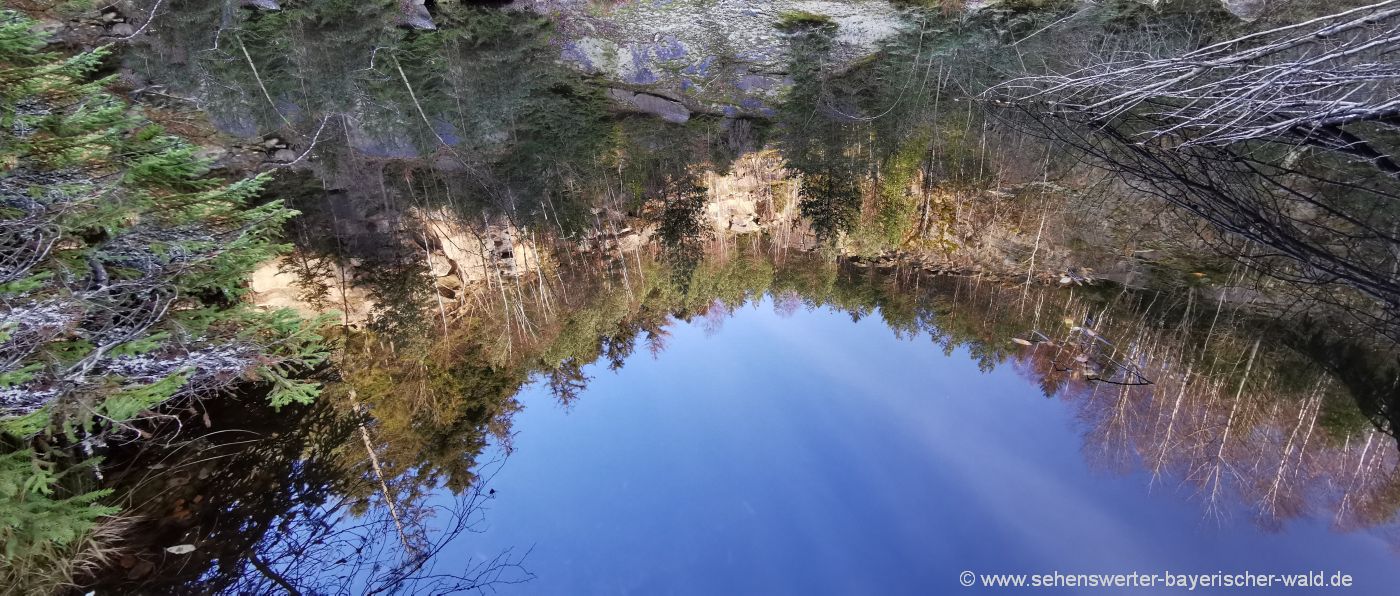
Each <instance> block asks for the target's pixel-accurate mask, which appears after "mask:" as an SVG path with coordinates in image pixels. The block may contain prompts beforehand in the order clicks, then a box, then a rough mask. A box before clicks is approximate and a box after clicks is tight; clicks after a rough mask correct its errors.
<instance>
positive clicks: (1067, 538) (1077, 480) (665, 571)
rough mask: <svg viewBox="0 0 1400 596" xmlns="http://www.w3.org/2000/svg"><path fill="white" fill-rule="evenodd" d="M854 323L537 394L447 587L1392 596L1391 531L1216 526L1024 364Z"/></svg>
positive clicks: (1228, 512)
mask: <svg viewBox="0 0 1400 596" xmlns="http://www.w3.org/2000/svg"><path fill="white" fill-rule="evenodd" d="M851 319H852V317H851V316H850V315H849V314H846V313H842V312H836V311H830V310H826V309H813V310H799V311H797V312H795V313H792V314H790V315H786V316H784V315H781V314H778V313H777V312H775V310H774V309H773V308H772V307H771V301H770V300H763V301H761V302H758V303H755V304H754V305H751V306H749V307H745V308H742V309H739V310H737V311H736V312H734V313H733V316H732V318H730V319H728V320H725V321H723V324H722V327H721V326H719V325H717V324H715V322H714V321H713V320H709V319H700V320H697V321H695V322H692V323H681V322H676V323H675V324H673V326H672V327H671V328H670V329H671V331H672V336H671V338H670V339H669V340H668V342H667V343H668V347H667V349H666V350H665V351H664V352H663V353H661V354H659V355H658V356H657V357H655V358H653V357H651V356H650V355H647V354H644V353H642V354H638V355H635V356H633V357H631V358H630V359H629V360H628V361H627V362H626V366H625V367H623V368H622V369H620V370H618V371H616V372H613V371H609V370H608V369H607V367H605V366H599V365H594V366H591V367H589V368H588V369H587V372H588V373H589V374H590V376H593V377H594V380H593V381H592V382H591V383H590V385H589V386H588V388H587V390H586V391H585V393H584V394H583V395H582V396H581V397H580V398H579V399H577V400H576V401H574V402H573V404H572V405H571V406H569V407H568V408H564V407H561V406H560V405H559V402H558V401H557V400H555V399H554V398H553V397H552V396H551V395H550V394H549V392H548V391H547V388H546V387H545V386H544V384H543V383H535V384H532V385H531V386H529V387H527V388H526V389H525V390H524V391H523V392H522V393H521V394H520V396H519V398H520V400H521V402H522V403H523V404H524V406H525V409H524V410H523V411H522V412H520V413H518V414H517V415H516V417H515V425H514V429H515V431H516V435H515V438H514V441H513V447H514V450H513V452H512V454H511V455H510V456H509V458H508V460H507V461H506V462H505V464H504V465H503V466H501V468H500V469H499V471H498V473H497V474H496V476H495V477H494V480H493V481H492V484H491V486H492V487H494V488H495V489H496V491H497V493H496V495H495V498H494V499H493V500H491V502H490V504H489V511H487V512H486V516H487V523H486V525H485V526H483V527H484V532H483V533H480V534H469V535H466V536H464V537H462V538H460V539H458V541H457V542H456V543H455V544H454V545H453V547H452V548H451V549H449V551H448V552H446V553H444V554H443V556H442V557H440V559H439V561H438V568H440V569H446V568H452V566H453V565H460V564H461V562H462V561H463V560H465V558H466V557H476V558H478V559H480V558H483V557H487V556H488V555H489V554H491V553H494V552H496V551H498V550H500V549H503V548H508V547H516V548H521V547H527V546H529V545H533V551H532V552H531V553H530V555H529V557H528V559H527V567H528V568H529V569H530V571H531V572H533V573H534V574H535V575H536V576H537V577H536V578H535V579H534V580H533V581H531V582H529V583H526V584H522V585H518V586H505V587H504V588H503V593H536V594H565V593H571V594H584V593H586V594H617V593H633V594H722V593H766V594H778V593H793V594H836V593H844V594H902V593H922V594H928V593H941V592H944V591H954V590H958V591H965V592H974V591H975V589H964V588H962V587H960V586H959V584H958V574H959V573H960V572H962V571H964V570H972V571H976V572H979V573H980V572H985V573H995V572H1003V573H1006V572H1022V573H1053V572H1055V571H1059V572H1062V573H1131V572H1134V571H1137V572H1142V573H1158V572H1168V571H1169V572H1173V573H1214V572H1219V571H1225V572H1243V571H1251V572H1255V573H1268V572H1275V573H1297V572H1304V571H1326V572H1327V573H1328V574H1331V573H1332V572H1334V571H1342V572H1346V573H1350V574H1352V575H1353V576H1355V577H1356V583H1357V587H1356V588H1355V589H1354V590H1353V591H1351V592H1350V593H1364V594H1383V593H1388V592H1387V591H1388V588H1387V586H1393V585H1395V582H1396V581H1397V580H1400V569H1397V567H1396V565H1395V562H1396V561H1395V554H1394V552H1393V551H1392V550H1391V547H1389V546H1388V545H1387V543H1386V542H1385V541H1384V540H1383V539H1382V538H1381V537H1380V536H1378V535H1375V534H1372V533H1368V532H1366V531H1361V532H1351V533H1338V532H1334V531H1333V530H1331V529H1330V528H1329V523H1328V522H1329V520H1327V519H1325V518H1324V519H1316V518H1314V519H1303V520H1293V521H1290V522H1287V523H1286V524H1285V525H1284V526H1283V527H1282V529H1280V530H1277V531H1266V530H1264V529H1261V528H1260V527H1259V526H1258V525H1256V524H1255V523H1254V522H1253V520H1252V518H1251V515H1250V513H1249V512H1248V511H1247V508H1246V507H1237V508H1235V509H1237V510H1232V508H1231V507H1225V508H1224V509H1223V510H1222V511H1220V512H1219V513H1218V514H1205V513H1203V508H1202V506H1201V504H1200V502H1199V501H1200V496H1201V495H1199V494H1198V492H1199V489H1198V488H1197V487H1196V486H1195V485H1193V484H1189V483H1185V482H1182V481H1181V480H1180V479H1168V478H1165V477H1164V478H1158V479H1157V480H1155V481H1154V480H1153V479H1152V477H1151V475H1150V474H1148V473H1147V472H1146V471H1144V467H1143V466H1141V465H1138V466H1133V467H1130V469H1128V470H1127V471H1122V470H1119V471H1109V470H1103V469H1096V466H1095V465H1092V464H1091V463H1088V462H1092V461H1095V460H1094V457H1093V454H1092V451H1093V449H1094V447H1093V446H1092V444H1091V442H1090V440H1089V439H1088V438H1087V435H1086V433H1085V428H1084V427H1085V423H1084V422H1083V421H1082V420H1080V419H1078V418H1077V417H1076V410H1075V409H1074V408H1073V407H1071V405H1070V404H1068V403H1067V402H1065V401H1061V400H1059V399H1046V398H1045V397H1044V396H1043V394H1042V393H1041V391H1040V388H1039V387H1038V386H1037V385H1036V384H1034V383H1033V382H1032V381H1030V380H1028V379H1027V378H1024V377H1023V375H1022V374H1021V372H1020V371H1019V370H1018V368H1017V367H1014V366H1011V365H1002V366H997V367H995V368H994V369H992V370H991V371H989V372H983V371H981V370H979V367H978V366H977V363H976V362H975V361H974V360H973V359H972V358H970V357H969V355H968V354H967V352H966V351H965V349H963V348H958V349H956V350H954V351H953V352H952V353H951V354H947V355H945V353H944V352H943V350H942V349H941V348H939V347H938V346H937V345H935V344H934V343H933V342H931V341H929V338H928V337H927V336H926V335H920V336H916V337H912V338H910V337H904V338H897V337H895V335H894V334H893V333H892V332H891V331H890V330H889V328H888V327H886V326H885V325H884V324H882V323H881V322H880V320H879V318H878V316H872V317H866V318H864V319H862V320H860V321H858V322H855V323H852V320H851ZM1065 592H1066V593H1068V592H1071V590H1065ZM1198 592H1199V591H1198Z"/></svg>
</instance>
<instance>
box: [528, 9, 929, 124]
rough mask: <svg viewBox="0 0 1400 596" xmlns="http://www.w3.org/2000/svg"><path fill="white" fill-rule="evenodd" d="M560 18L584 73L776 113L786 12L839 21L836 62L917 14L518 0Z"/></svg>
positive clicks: (716, 108)
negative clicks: (807, 13)
mask: <svg viewBox="0 0 1400 596" xmlns="http://www.w3.org/2000/svg"><path fill="white" fill-rule="evenodd" d="M514 6H516V7H518V8H524V9H529V10H533V11H535V12H539V13H541V14H545V15H547V16H549V17H550V18H551V19H552V20H554V22H555V25H556V28H557V31H558V32H559V37H558V41H557V43H558V44H559V47H560V57H561V58H562V59H563V60H564V61H565V62H566V63H569V64H572V65H573V66H575V67H576V68H578V69H579V70H582V71H584V72H588V73H593V74H599V75H602V76H604V77H606V78H608V79H610V80H613V81H616V82H618V83H622V84H624V85H628V86H629V87H631V88H632V89H634V90H642V91H648V92H651V93H654V94H657V95H661V96H665V97H673V98H677V99H678V100H679V101H680V103H683V104H685V105H686V106H687V107H688V108H689V109H690V110H691V111H702V112H706V113H715V114H724V115H728V116H768V115H771V114H772V110H773V106H774V105H775V103H774V100H775V99H776V97H777V96H778V94H780V93H781V92H782V90H783V89H785V88H786V87H787V86H789V85H790V84H791V81H790V80H789V79H788V77H787V71H788V60H789V58H790V56H789V52H790V47H791V37H790V36H788V35H786V34H784V33H783V32H781V31H779V30H778V28H777V27H776V25H777V24H778V23H779V21H780V19H781V18H782V15H783V13H785V12H788V11H803V12H809V13H813V14H820V15H824V16H826V17H828V18H830V19H831V20H832V22H834V23H835V24H836V31H835V40H834V42H835V47H834V48H833V53H832V55H831V56H830V57H829V58H828V60H829V61H830V68H832V69H833V70H840V69H842V68H844V67H845V66H846V65H849V64H851V63H853V62H854V61H856V60H858V59H860V58H862V57H865V56H868V55H870V54H872V53H873V52H875V51H876V49H877V48H878V46H879V43H880V42H881V41H882V40H884V39H886V38H888V37H890V36H892V35H894V34H896V33H898V32H899V31H900V30H901V29H902V28H903V27H905V26H907V25H908V23H909V21H908V19H907V18H905V17H904V16H903V15H902V14H901V13H900V12H899V10H898V9H896V8H895V7H894V6H892V5H891V4H890V3H889V2H886V1H885V0H852V1H848V2H837V1H832V0H773V1H762V2H760V1H758V0H637V1H632V2H621V3H617V4H615V5H612V6H607V7H602V8H600V6H599V5H598V4H597V3H596V2H593V1H592V0H517V1H516V2H515V5H514Z"/></svg>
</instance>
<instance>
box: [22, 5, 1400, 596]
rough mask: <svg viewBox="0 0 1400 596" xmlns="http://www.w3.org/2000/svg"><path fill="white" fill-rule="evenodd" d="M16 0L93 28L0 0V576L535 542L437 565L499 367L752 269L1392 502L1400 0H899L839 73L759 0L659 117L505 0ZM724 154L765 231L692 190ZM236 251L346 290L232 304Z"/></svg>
mask: <svg viewBox="0 0 1400 596" xmlns="http://www.w3.org/2000/svg"><path fill="white" fill-rule="evenodd" d="M34 4H35V5H34V6H29V5H26V4H25V3H19V6H17V8H19V9H20V10H23V11H25V13H24V14H34V15H42V16H45V17H46V18H54V17H55V16H57V17H60V18H61V19H68V20H67V21H65V22H68V23H70V24H71V23H98V25H90V24H87V25H82V26H81V27H70V31H69V33H66V34H63V35H58V36H54V35H52V32H49V31H46V30H45V29H44V28H43V27H42V26H40V24H39V23H36V21H34V20H31V19H30V18H29V17H27V16H23V14H22V13H19V12H12V11H6V12H4V13H0V15H2V16H0V123H2V124H3V127H4V131H3V133H0V135H3V143H0V168H3V170H4V173H3V175H2V176H0V210H2V211H3V219H0V238H3V241H0V308H3V312H4V315H3V319H0V342H3V343H0V345H3V348H0V361H2V362H3V363H4V366H3V368H0V429H3V431H4V435H3V438H0V450H3V455H0V499H2V500H0V541H3V543H4V545H5V547H4V548H5V552H4V561H3V563H0V584H4V585H7V586H12V587H14V589H15V590H17V591H19V592H26V593H32V592H42V591H62V590H64V589H68V588H70V587H71V588H74V589H76V588H77V587H82V588H87V587H94V586H99V587H105V588H111V589H114V590H119V591H142V590H144V591H160V592H169V591H177V592H182V591H193V590H195V589H196V588H198V589H199V590H200V591H226V592H233V593H263V592H270V591H277V590H285V591H288V592H292V593H322V592H327V593H329V592H341V591H347V590H348V591H353V592H370V591H379V592H392V593H412V592H416V591H425V590H427V591H438V592H446V591H461V590H469V589H478V588H482V587H484V586H488V585H493V584H496V583H510V582H517V581H526V580H528V579H529V577H530V572H529V571H528V565H527V563H528V561H527V559H526V554H527V553H525V552H503V553H499V554H498V555H497V556H495V557H494V558H487V559H484V560H477V561H474V562H473V565H472V566H471V567H469V568H467V569H464V570H459V571H458V572H456V573H453V574H451V575H443V574H441V573H427V572H426V571H425V569H428V568H430V565H429V563H430V562H431V560H432V558H433V556H434V555H435V554H436V553H437V552H439V551H440V550H441V549H442V548H444V545H446V544H447V543H448V542H449V541H451V540H453V539H455V538H456V537H457V536H458V535H460V534H462V533H464V532H469V531H471V530H472V529H473V528H474V527H475V524H478V523H480V521H481V519H482V515H483V513H482V512H481V509H482V506H483V504H485V503H487V502H489V500H490V499H491V498H492V496H491V495H490V493H486V492H483V490H482V489H483V487H484V485H485V484H484V479H486V478H489V476H490V474H492V473H493V471H494V470H495V469H497V466H499V465H500V460H501V458H502V457H503V456H504V455H506V454H508V453H509V452H510V449H511V445H510V437H511V418H512V414H513V413H514V412H515V411H517V410H518V408H519V404H518V403H516V402H515V400H514V396H515V394H516V393H517V392H518V391H520V389H521V388H522V387H524V386H526V385H527V384H529V383H532V382H540V383H545V384H547V386H548V387H549V388H550V390H551V392H552V393H553V394H554V395H555V397H556V398H557V399H558V401H559V402H560V403H561V404H562V405H563V406H565V407H567V406H568V405H569V404H570V403H572V402H574V401H575V400H577V399H582V396H583V394H584V392H585V390H586V388H587V384H588V381H589V378H590V375H591V374H595V373H596V371H598V370H601V367H608V368H612V369H619V368H621V367H623V366H624V364H625V362H626V360H627V359H628V358H629V357H633V356H634V355H635V354H636V352H637V350H638V348H645V349H646V350H647V351H649V352H650V354H651V355H652V356H657V357H659V356H662V355H663V354H664V351H665V345H666V337H667V331H666V328H667V327H668V326H669V325H673V324H675V321H677V320H679V321H687V322H693V321H699V322H702V324H704V325H711V326H720V325H723V323H724V320H725V318H726V316H727V313H729V312H731V311H732V309H736V308H740V307H743V306H745V305H747V304H752V303H755V302H760V303H766V304H769V305H771V307H772V308H774V309H778V310H779V312H783V311H787V312H791V311H793V310H795V309H799V308H822V309H835V310H839V311H842V312H847V313H849V314H850V315H851V316H852V318H861V317H867V316H878V317H881V318H882V319H883V320H884V321H885V323H886V324H887V325H888V326H889V327H890V329H891V330H893V331H894V332H895V333H896V334H899V335H901V336H906V337H909V338H911V339H913V340H916V341H934V342H936V343H937V344H939V345H940V346H942V347H943V348H944V349H945V350H946V351H948V352H950V353H954V352H956V353H960V354H964V355H965V356H966V357H968V358H973V359H976V360H977V361H978V362H979V364H981V365H982V366H983V367H985V368H987V369H990V368H992V367H997V366H1012V367H1016V369H1017V370H1019V371H1022V373H1023V374H1024V375H1026V376H1027V377H1028V378H1030V379H1032V380H1034V381H1035V382H1036V383H1038V384H1039V385H1040V386H1041V387H1043V389H1044V393H1045V395H1046V396H1047V397H1053V398H1056V399H1062V400H1066V401H1068V402H1071V403H1073V404H1074V405H1075V407H1076V409H1077V411H1078V412H1079V414H1080V417H1081V419H1082V422H1083V425H1084V428H1085V453H1086V455H1087V456H1088V457H1090V458H1091V460H1092V461H1093V463H1094V464H1095V465H1098V466H1102V467H1104V468H1106V469H1112V470H1120V471H1121V470H1128V469H1132V468H1133V467H1134V466H1139V465H1141V466H1146V467H1148V469H1149V470H1150V476H1151V482H1152V483H1154V484H1155V483H1170V484H1172V485H1175V486H1185V487H1190V489H1191V491H1190V492H1191V493H1192V494H1193V495H1194V497H1193V498H1195V499H1196V500H1198V501H1199V502H1200V504H1201V507H1202V511H1203V513H1204V514H1205V515H1209V516H1218V517H1228V516H1247V517H1250V518H1252V519H1255V520H1256V521H1257V523H1259V524H1261V525H1263V526H1266V527H1278V526H1280V525H1282V524H1284V523H1286V522H1287V521H1288V520H1291V519H1299V518H1311V517H1318V518H1325V519H1330V520H1331V521H1332V523H1333V524H1334V525H1336V526H1337V527H1340V528H1346V529H1363V528H1365V529H1372V530H1374V531H1378V532H1383V533H1388V532H1391V531H1392V530H1391V527H1392V525H1393V523H1394V521H1395V515H1396V508H1397V506H1400V484H1398V483H1400V477H1397V476H1396V474H1395V470H1396V463H1397V462H1396V454H1397V451H1396V448H1395V447H1396V443H1395V438H1394V430H1393V429H1394V428H1395V427H1396V426H1395V425H1396V423H1397V422H1400V411H1397V410H1396V407H1397V406H1396V397H1397V395H1400V387H1398V386H1397V383H1398V382H1400V360H1397V354H1400V351H1397V350H1396V349H1395V342H1396V341H1400V318H1397V317H1400V281H1397V277H1396V276H1397V271H1400V238H1397V236H1396V234H1397V232H1396V230H1397V226H1400V211H1397V207H1396V205H1397V204H1400V203H1397V201H1400V179H1398V178H1397V176H1400V168H1397V166H1396V163H1395V159H1396V158H1395V155H1396V153H1397V152H1396V147H1397V143H1400V130H1398V128H1400V103H1397V102H1400V99H1397V98H1400V71H1397V70H1396V65H1395V60H1394V59H1393V55H1394V53H1395V49H1396V48H1397V47H1400V2H1395V1H1382V2H1365V1H1355V2H1341V3H1338V2H1315V1H1310V0H1294V1H1292V2H1281V3H1277V6H1272V5H1271V7H1270V9H1269V10H1268V11H1266V12H1264V13H1263V14H1261V15H1259V16H1258V17H1257V18H1254V19H1252V20H1243V19H1239V18H1237V17H1235V16H1233V15H1231V14H1230V13H1228V12H1227V11H1226V10H1225V9H1224V8H1222V7H1221V5H1220V3H1218V2H1215V1H1213V0H1211V1H1208V0H1178V1H1171V2H1160V3H1142V2H1136V1H1131V0H1114V1H1105V2H1096V3H1079V2H1073V1H1069V0H1065V1H1055V0H1050V1H1044V2H1039V1H1037V2H1024V1H1019V0H1018V1H1015V2H1010V1H1008V2H998V3H993V4H992V5H991V6H989V7H984V8H982V9H980V10H973V11H967V10H964V9H963V7H962V3H961V2H928V3H920V2H916V3H908V4H907V5H904V6H903V10H904V11H905V16H906V17H907V19H908V21H909V26H908V27H906V28H905V29H903V30H902V32H900V33H899V34H897V35H895V36H894V37H891V38H889V39H886V40H884V41H882V42H881V45H880V47H879V49H878V51H876V52H874V53H873V54H871V55H869V56H867V57H865V58H863V59H861V60H859V61H856V62H855V63H853V64H851V65H849V66H848V67H844V68H841V69H839V70H838V69H833V68H832V67H831V64H832V63H833V62H834V60H835V58H833V57H832V56H833V52H836V51H837V47H836V46H837V34H838V29H837V27H836V25H834V24H833V23H832V22H829V20H826V19H824V18H822V17H821V15H810V14H808V15H797V14H793V15H784V17H783V19H782V21H781V23H780V29H781V35H783V36H784V39H786V40H787V43H788V44H789V47H790V55H789V56H788V57H787V60H788V62H787V64H788V68H787V72H786V73H785V75H786V77H787V78H788V79H790V82H791V85H790V87H789V88H787V89H786V90H784V91H783V92H782V94H781V99H780V100H779V101H777V102H776V103H775V105H774V109H773V111H772V114H771V116H770V117H748V116H745V117H727V116H722V115H719V114H706V113H697V114H696V115H695V117H693V118H691V119H690V120H689V121H688V122H686V123H684V124H675V123H670V122H665V121H662V120H659V119H657V118H654V117H649V116H646V115H639V114H635V113H625V112H619V111H618V110H616V109H614V108H615V106H613V105H612V104H610V103H609V99H608V89H609V88H610V87H609V85H611V84H612V83H609V82H608V81H605V80H600V79H599V77H598V76H597V75H583V74H580V73H579V72H576V71H575V70H572V69H570V67H569V66H567V65H565V64H561V63H559V62H558V61H557V60H556V59H555V58H556V56H557V55H558V50H557V48H556V47H555V46H554V45H551V44H552V43H554V42H555V34H556V33H555V31H554V30H553V28H552V26H551V23H550V22H549V20H548V19H546V18H544V17H539V16H535V15H533V14H532V13H528V12H523V11H503V10H499V9H496V8H489V7H480V6H475V5H473V4H471V3H466V2H437V3H432V6H431V7H430V8H431V15H430V16H431V18H432V21H433V23H434V27H433V28H431V29H428V28H424V27H411V26H403V21H402V20H401V17H400V16H399V12H398V11H399V9H400V8H401V6H400V3H399V2H397V1H394V2H390V1H388V0H385V1H383V2H348V1H339V0H336V1H327V2H309V3H308V2H285V3H283V5H280V6H279V5H278V3H276V2H224V3H211V2H198V1H195V0H168V1H166V2H163V3H157V4H152V3H149V2H148V3H125V2H124V3H117V4H115V5H113V6H112V7H111V8H110V9H104V7H97V6H95V5H94V6H88V5H86V4H85V3H64V4H61V5H57V4H56V5H52V6H50V5H47V4H44V3H34ZM157 9H159V10H157ZM425 10H427V9H425ZM600 10H603V9H601V8H600ZM150 15H156V16H155V17H151V16H150ZM148 21H149V22H148ZM119 25H121V27H119ZM82 27H87V28H88V29H91V31H95V32H96V33H95V34H94V33H91V32H89V33H87V34H82V33H81V31H87V30H88V29H82ZM73 31H79V33H74V32H73ZM98 45H101V47H97V46H98ZM157 123H158V124H157ZM736 181H738V182H736ZM739 182H742V183H743V184H745V185H747V186H744V188H755V189H757V190H754V191H752V194H753V195H754V199H753V201H752V202H753V203H754V207H753V222H752V223H753V227H752V229H750V228H748V227H745V228H743V229H736V228H735V226H734V225H733V221H732V220H731V221H730V223H729V224H727V225H717V223H716V221H717V220H715V219H714V218H713V217H711V215H710V208H711V205H713V204H714V203H716V202H717V201H719V200H722V199H724V198H725V197H724V196H722V193H723V192H724V189H725V188H730V187H734V186H735V185H736V184H738V183H739ZM724 185H729V186H724ZM425 214H427V215H425ZM444 228H450V230H451V231H450V232H444V231H443V229H444ZM454 238H469V239H470V240H469V242H467V243H468V244H471V245H472V250H476V251H477V252H476V253H474V254H476V255H477V256H476V257H474V258H475V259H476V260H474V261H472V263H473V265H472V267H473V268H472V269H471V271H468V266H467V264H466V263H467V261H465V260H462V259H461V258H457V260H455V261H447V262H448V263H449V264H448V265H447V266H444V265H443V262H444V261H443V260H442V259H441V258H440V255H449V256H450V255H452V254H454V253H451V251H450V250H449V248H448V247H446V246H445V245H448V244H451V243H452V242H454V241H455V240H453V239H454ZM502 239H504V240H502ZM454 258H456V257H454ZM269 263H276V264H277V266H278V267H280V270H281V271H282V272H283V273H286V274H288V275H292V276H293V277H295V278H296V279H297V282H296V284H295V289H296V291H297V292H298V299H299V300H300V301H301V303H304V304H307V305H311V306H312V307H314V308H311V309H310V310H311V311H320V312H327V313H332V314H330V315H327V316H323V317H320V318H317V317H316V316H315V315H314V314H313V313H312V312H309V311H308V310H306V309H302V310H301V311H293V310H285V309H284V310H274V309H267V308H261V307H259V306H258V305H257V304H256V300H257V296H255V295H254V294H256V292H253V291H252V289H251V287H250V283H249V279H250V278H252V277H253V276H254V274H255V272H256V271H258V270H260V268H263V267H267V266H269V265H268V264H269ZM478 270H479V271H478ZM352 286H353V290H354V291H355V292H358V293H357V294H355V295H356V296H359V298H357V299H358V300H360V301H361V302H363V303H365V304H366V305H368V306H366V307H365V308H364V309H363V310H364V314H363V316H362V317H360V318H358V319H356V318H354V317H351V316H349V314H348V313H349V311H350V310H352V309H351V308H350V305H349V302H348V298H347V296H348V295H349V294H350V290H351V289H352V288H351V287H352ZM332 311H344V312H345V313H347V314H346V316H344V317H341V316H338V315H336V314H334V313H333V312H332ZM337 323H339V324H337ZM250 428H251V429H259V431H260V434H261V435H262V438H259V439H256V440H248V439H245V438H243V437H242V435H240V434H239V431H240V430H242V429H250ZM212 462H219V463H217V464H215V463H212ZM219 468H222V469H229V470H238V472H239V473H237V474H232V475H230V474H223V473H217V471H216V470H217V469H219ZM249 479H252V480H249ZM444 491H445V492H446V493H448V494H451V495H455V497H456V498H454V499H452V502H453V503H454V505H453V506H452V507H451V508H449V510H442V507H441V505H440V504H438V503H439V502H438V501H435V500H434V499H433V496H434V495H439V494H443V493H444ZM231 519H233V520H241V521H240V523H238V524H234V525H227V523H225V524H224V525H218V524H214V523H213V520H231ZM211 527H217V530H210V529H209V528H211ZM172 545H176V546H177V547H178V546H184V545H191V546H192V545H198V547H197V548H194V549H192V550H184V549H181V548H176V550H170V548H171V546H172ZM177 562H178V564H176V563H177ZM330 566H334V567H335V568H336V569H337V570H338V571H337V572H336V574H327V573H326V569H327V568H328V567H330Z"/></svg>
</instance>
